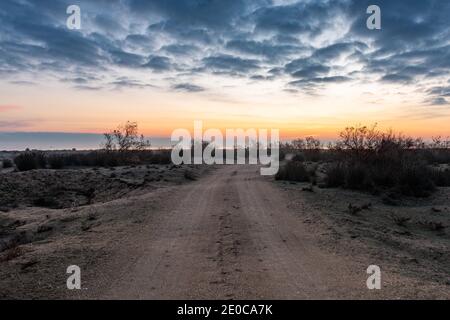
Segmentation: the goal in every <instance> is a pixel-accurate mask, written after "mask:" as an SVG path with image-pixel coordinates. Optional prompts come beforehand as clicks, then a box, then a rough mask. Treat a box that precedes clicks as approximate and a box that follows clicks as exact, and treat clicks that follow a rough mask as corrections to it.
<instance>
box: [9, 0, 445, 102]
mask: <svg viewBox="0 0 450 320" xmlns="http://www.w3.org/2000/svg"><path fill="white" fill-rule="evenodd" d="M69 2H70V1H69V0H61V1H50V0H45V1H44V0H41V1H39V0H23V1H15V0H2V5H1V6H0V20H1V21H2V29H1V30H0V75H1V76H2V79H6V80H4V81H8V82H10V83H12V84H16V85H21V84H26V82H27V81H28V82H30V83H31V81H33V79H36V78H37V77H38V76H39V74H42V73H45V74H46V75H49V76H54V77H55V78H57V79H66V80H65V81H66V82H70V83H73V84H74V85H75V88H77V89H81V90H100V89H101V88H105V87H108V86H113V87H114V88H126V87H130V88H138V87H146V86H147V85H146V84H145V83H143V82H142V80H140V79H142V78H140V76H138V75H137V74H140V75H142V73H155V74H158V75H163V76H165V79H173V78H176V77H177V76H179V75H180V74H189V75H190V76H192V77H193V78H192V81H194V82H195V81H196V80H197V78H200V77H202V76H204V75H205V74H210V73H214V74H219V75H221V76H223V77H235V76H239V77H246V78H248V79H251V80H252V81H254V82H257V81H266V80H267V79H280V81H284V84H285V89H287V90H288V91H292V86H295V87H296V89H295V90H298V91H300V92H302V90H305V91H307V93H309V94H311V93H313V92H314V90H319V89H320V88H323V87H326V86H327V85H329V84H334V83H340V82H344V81H349V80H350V79H351V80H352V81H355V82H358V81H359V82H364V83H366V82H367V81H373V82H378V83H380V84H386V83H397V84H401V85H404V86H410V87H411V88H413V89H417V90H418V91H419V90H420V91H421V92H423V93H424V99H434V101H435V102H443V101H442V99H444V100H446V99H447V98H448V95H447V94H448V91H444V92H438V91H437V90H438V89H437V88H438V87H439V83H441V82H445V81H448V74H449V72H450V44H449V43H450V42H449V41H450V19H448V12H450V2H448V1H437V0H430V1H423V0H396V1H391V0H379V1H377V5H379V6H380V8H381V10H382V30H375V31H373V30H368V29H367V27H366V19H367V17H368V15H367V14H366V9H367V7H368V6H369V5H370V4H372V2H371V1H370V0H335V1H328V0H317V1H306V0H299V1H272V0H255V1H247V0H227V1H216V0H214V1H211V0H113V1H105V0H101V1H87V0H80V1H77V4H79V5H80V6H81V8H82V17H83V24H82V30H80V31H73V30H68V29H67V28H66V26H65V21H66V18H67V14H66V11H65V10H66V7H67V5H68V4H71V3H69ZM118 68H120V70H122V69H127V70H124V71H126V72H127V73H126V74H127V76H128V77H129V78H128V79H127V80H118V81H115V82H116V83H113V82H112V83H111V82H108V81H110V80H105V79H115V78H116V77H117V74H116V72H117V70H118ZM128 71H129V72H128ZM133 72H135V75H136V76H134V78H133ZM87 74H102V75H104V78H103V79H98V78H89V77H87V76H86V75H87ZM19 76H20V78H18V77H19ZM13 77H14V78H13ZM16 79H21V80H20V81H23V82H22V83H19V82H15V83H14V82H13V81H19V80H16ZM102 80H104V83H101V81H102ZM36 82H37V80H36ZM105 83H106V84H105ZM166 83H167V86H166V88H168V89H172V90H173V89H175V90H182V89H183V90H186V91H189V87H188V86H186V87H185V88H183V87H180V88H178V89H176V88H173V86H172V85H171V80H167V81H166ZM428 83H430V84H428ZM181 85H183V83H182V84H181ZM175 86H176V85H175ZM193 88H194V87H193ZM193 88H191V89H193ZM433 89H434V90H435V91H433V92H431V91H430V90H433ZM193 91H195V88H194V90H193Z"/></svg>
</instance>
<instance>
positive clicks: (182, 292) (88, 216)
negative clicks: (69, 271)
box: [0, 166, 450, 299]
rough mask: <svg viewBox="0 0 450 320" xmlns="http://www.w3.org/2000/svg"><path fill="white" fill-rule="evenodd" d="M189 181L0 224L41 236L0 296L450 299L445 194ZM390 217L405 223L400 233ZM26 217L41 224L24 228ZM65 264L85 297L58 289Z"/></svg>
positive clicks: (12, 263) (226, 174)
mask: <svg viewBox="0 0 450 320" xmlns="http://www.w3.org/2000/svg"><path fill="white" fill-rule="evenodd" d="M162 175H163V176H164V174H162ZM198 177H199V178H198V179H197V180H196V181H192V182H190V183H172V184H171V183H167V184H166V185H164V186H160V187H155V188H151V189H147V191H146V189H145V188H144V189H142V190H141V191H140V192H137V193H134V194H131V195H127V196H124V197H122V198H120V199H118V200H113V201H109V202H108V201H107V202H98V203H93V204H85V205H83V206H80V207H78V208H72V209H71V208H62V209H46V208H27V209H15V210H12V211H10V212H8V213H0V214H1V216H2V219H3V220H2V221H3V223H5V221H9V222H10V223H11V225H10V226H9V227H10V228H11V229H14V230H16V232H17V230H20V229H21V228H22V229H24V230H28V231H27V232H30V231H29V230H30V229H32V228H34V229H33V230H35V229H36V228H41V233H40V234H41V235H46V236H42V237H40V238H38V239H36V240H35V241H32V242H28V243H24V244H23V245H20V246H19V247H18V249H15V250H18V252H17V253H16V256H15V255H14V252H12V253H11V250H13V249H9V250H7V251H5V252H4V253H2V255H3V262H0V265H1V268H0V270H1V271H0V288H1V290H0V292H1V297H2V298H74V299H78V298H91V299H96V298H106V299H134V298H137V299H185V298H188V299H313V298H320V299H322V298H323V299H329V298H337V299H342V298H356V299H383V298H447V299H448V298H450V285H449V284H450V283H449V278H448V264H449V262H448V260H449V259H448V248H449V243H450V240H449V235H448V230H446V228H445V227H444V229H443V230H441V229H440V228H437V229H439V230H434V229H433V224H432V222H434V223H436V221H443V223H444V224H445V223H448V221H449V220H450V219H449V215H450V211H449V208H448V204H449V198H448V197H449V191H448V189H442V190H440V191H439V193H438V195H436V196H435V197H434V198H433V199H431V200H426V201H422V202H426V204H425V205H424V204H421V205H420V206H418V205H414V204H411V205H409V206H397V207H390V206H387V205H384V204H382V203H381V201H380V200H379V199H376V198H375V197H372V196H369V195H365V194H360V193H355V192H349V191H343V190H339V189H336V190H334V189H333V190H331V189H323V190H322V189H320V190H319V189H317V190H314V192H308V191H302V188H303V185H301V184H288V183H278V182H274V181H273V178H268V177H262V176H260V174H259V168H258V167H256V166H222V167H219V168H216V169H214V170H211V171H210V172H209V173H206V174H203V173H201V172H199V173H198ZM367 201H370V206H369V208H368V209H367V210H363V211H361V212H360V213H358V214H352V213H349V212H347V211H346V210H347V206H348V204H349V202H351V203H353V204H355V205H356V204H360V205H361V204H364V203H366V202H367ZM427 201H428V202H429V203H428V202H427ZM433 210H434V211H433ZM395 214H398V215H403V214H405V215H411V217H410V220H408V221H407V222H405V223H404V225H403V226H397V225H395V223H394V222H393V220H392V215H395ZM424 214H427V215H428V216H427V219H428V220H423V221H422V220H420V219H419V218H418V217H419V216H422V215H424ZM13 216H14V217H16V218H17V221H14V219H13ZM24 216H26V217H27V220H30V219H31V220H32V219H33V217H40V219H42V220H39V219H37V218H34V219H35V220H38V221H37V222H36V223H35V224H34V225H32V226H31V227H30V222H29V221H28V222H27V221H25V222H24V221H23V219H24V218H23V217H24ZM42 217H44V218H42ZM8 219H9V220H8ZM417 219H419V220H417ZM433 219H434V220H433ZM14 223H16V225H14ZM46 227H47V228H46ZM48 227H50V229H48ZM55 230H57V231H55ZM419 243H420V244H421V245H420V246H419V245H418V244H419ZM8 252H9V254H10V255H11V256H9V257H7V258H6V257H5V255H6V253H8ZM72 264H75V265H78V266H80V268H81V270H82V287H83V290H80V291H69V290H67V289H66V288H65V281H66V278H67V276H68V275H66V274H65V271H66V268H67V266H69V265H72ZM372 264H375V265H379V266H380V267H381V270H382V289H381V290H375V291H373V290H368V289H367V287H366V280H367V277H368V275H367V274H366V269H367V267H368V266H369V265H372Z"/></svg>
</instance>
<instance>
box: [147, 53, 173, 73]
mask: <svg viewBox="0 0 450 320" xmlns="http://www.w3.org/2000/svg"><path fill="white" fill-rule="evenodd" d="M143 67H145V68H150V69H152V70H154V71H159V72H162V71H167V70H170V69H171V68H172V65H171V62H170V59H169V58H167V57H163V56H151V57H149V60H148V62H147V63H146V64H144V65H143Z"/></svg>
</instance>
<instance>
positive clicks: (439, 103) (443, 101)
mask: <svg viewBox="0 0 450 320" xmlns="http://www.w3.org/2000/svg"><path fill="white" fill-rule="evenodd" d="M425 103H426V104H429V105H431V106H444V105H448V104H450V102H448V101H447V100H446V99H444V98H443V97H437V98H432V99H428V100H425Z"/></svg>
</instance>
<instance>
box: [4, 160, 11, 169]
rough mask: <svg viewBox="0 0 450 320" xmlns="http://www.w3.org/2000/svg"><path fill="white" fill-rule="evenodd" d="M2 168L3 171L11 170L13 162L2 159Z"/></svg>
mask: <svg viewBox="0 0 450 320" xmlns="http://www.w3.org/2000/svg"><path fill="white" fill-rule="evenodd" d="M2 166H3V168H4V169H7V168H12V167H13V162H12V161H11V160H10V159H4V160H3V162H2Z"/></svg>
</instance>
